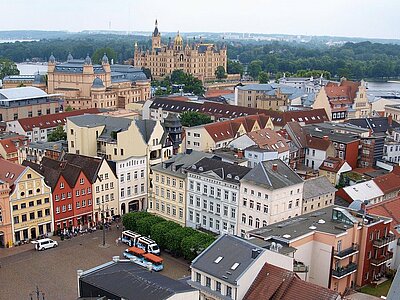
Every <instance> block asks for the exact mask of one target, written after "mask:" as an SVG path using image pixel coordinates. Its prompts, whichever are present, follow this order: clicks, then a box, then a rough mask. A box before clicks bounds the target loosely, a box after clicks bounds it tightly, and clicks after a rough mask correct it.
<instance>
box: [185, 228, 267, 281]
mask: <svg viewBox="0 0 400 300" xmlns="http://www.w3.org/2000/svg"><path fill="white" fill-rule="evenodd" d="M253 250H254V251H255V252H253ZM264 251H266V250H264V249H262V248H261V247H258V246H256V245H254V244H252V243H250V242H248V241H246V240H244V239H242V238H240V237H237V236H232V235H227V234H224V235H222V236H220V237H219V238H218V239H217V240H216V241H215V242H214V243H212V244H211V245H210V246H209V247H208V248H207V249H206V250H204V251H203V252H202V253H201V254H200V255H199V256H197V257H196V258H195V259H194V260H193V262H192V265H191V266H192V268H194V269H197V270H200V271H203V272H205V273H207V274H210V275H211V276H214V277H216V278H218V279H220V280H222V281H225V282H228V283H231V284H236V283H237V280H238V279H239V278H240V277H241V275H242V274H243V273H244V272H245V271H246V270H247V269H248V268H249V267H250V266H251V265H252V264H254V263H255V262H256V261H257V258H258V257H259V254H260V253H262V252H264ZM254 254H256V255H254ZM254 256H255V257H254ZM253 257H254V258H253Z"/></svg>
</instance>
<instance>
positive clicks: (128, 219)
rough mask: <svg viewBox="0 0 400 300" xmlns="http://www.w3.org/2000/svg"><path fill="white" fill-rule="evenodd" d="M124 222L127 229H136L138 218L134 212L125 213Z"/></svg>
mask: <svg viewBox="0 0 400 300" xmlns="http://www.w3.org/2000/svg"><path fill="white" fill-rule="evenodd" d="M122 224H123V225H124V227H125V228H126V229H127V230H132V231H136V219H135V217H134V214H133V213H128V214H125V215H123V216H122Z"/></svg>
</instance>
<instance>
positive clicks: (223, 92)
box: [206, 90, 234, 98]
mask: <svg viewBox="0 0 400 300" xmlns="http://www.w3.org/2000/svg"><path fill="white" fill-rule="evenodd" d="M233 93H234V91H232V90H208V91H207V92H206V98H208V97H210V98H211V97H219V96H222V95H228V94H233Z"/></svg>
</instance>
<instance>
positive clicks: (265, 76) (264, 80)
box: [258, 71, 269, 83]
mask: <svg viewBox="0 0 400 300" xmlns="http://www.w3.org/2000/svg"><path fill="white" fill-rule="evenodd" d="M258 81H260V83H268V82H269V74H268V73H267V72H264V71H261V72H260V73H259V74H258Z"/></svg>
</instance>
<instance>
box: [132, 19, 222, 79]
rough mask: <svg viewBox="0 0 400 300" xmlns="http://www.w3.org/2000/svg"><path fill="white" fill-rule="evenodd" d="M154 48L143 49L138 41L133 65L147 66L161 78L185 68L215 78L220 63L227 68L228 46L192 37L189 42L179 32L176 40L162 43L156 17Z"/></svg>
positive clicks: (208, 77) (200, 77) (153, 36)
mask: <svg viewBox="0 0 400 300" xmlns="http://www.w3.org/2000/svg"><path fill="white" fill-rule="evenodd" d="M151 39H152V43H151V50H142V49H140V48H139V47H138V45H137V43H135V54H134V65H135V66H136V67H138V68H142V67H144V68H148V69H150V70H151V74H152V76H153V78H154V79H156V80H159V79H162V78H163V77H164V76H166V75H170V74H171V73H172V72H173V71H174V70H183V71H184V72H185V73H189V74H191V75H193V76H195V77H197V78H198V79H200V80H202V81H203V82H204V81H209V80H214V79H215V71H216V70H217V68H218V67H219V66H222V67H224V69H225V71H226V68H227V51H226V46H225V45H224V46H222V47H221V48H220V49H218V48H217V47H216V46H215V45H214V44H206V43H203V42H202V41H201V39H200V41H199V42H197V41H196V39H195V38H193V42H192V43H191V44H189V42H188V41H187V42H186V45H184V41H183V38H182V36H181V35H180V34H179V32H178V34H177V35H176V36H175V38H174V40H173V41H172V39H171V38H170V39H169V42H168V45H163V44H162V43H161V34H160V32H159V31H158V24H157V20H156V23H155V28H154V31H153V35H152V38H151Z"/></svg>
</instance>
